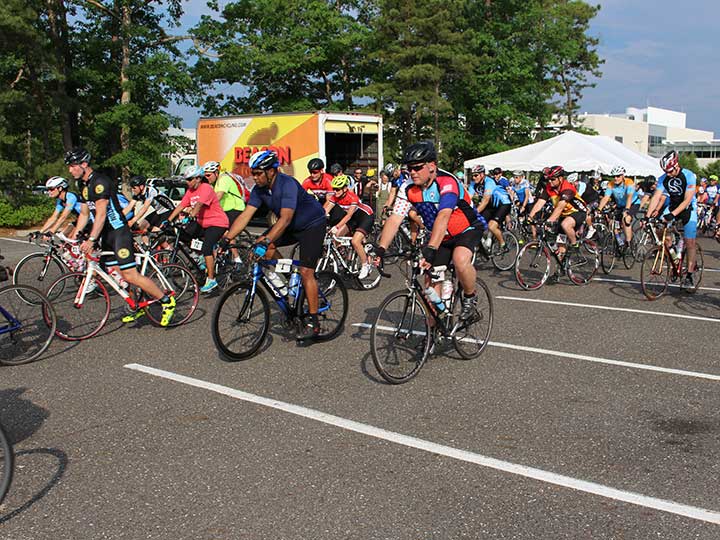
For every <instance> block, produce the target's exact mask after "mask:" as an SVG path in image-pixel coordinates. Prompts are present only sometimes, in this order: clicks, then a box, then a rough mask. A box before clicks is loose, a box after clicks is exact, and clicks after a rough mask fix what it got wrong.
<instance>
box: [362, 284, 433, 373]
mask: <svg viewBox="0 0 720 540" xmlns="http://www.w3.org/2000/svg"><path fill="white" fill-rule="evenodd" d="M431 346H432V330H431V328H430V322H429V314H428V313H427V310H426V308H425V306H424V305H423V303H422V302H421V301H420V299H419V297H418V296H417V293H415V292H408V291H398V292H395V293H392V294H391V295H390V296H388V297H387V298H386V299H385V300H383V303H382V304H380V308H379V309H378V314H377V317H376V318H375V321H374V322H373V325H372V328H371V330H370V352H371V354H372V359H373V364H375V369H377V371H378V373H379V374H380V376H381V377H382V378H383V379H385V380H386V381H387V382H389V383H390V384H400V383H404V382H407V381H409V380H410V379H412V378H413V377H415V376H416V375H417V374H418V373H419V372H420V369H421V368H422V367H423V364H425V361H426V360H427V357H428V355H429V354H430V347H431Z"/></svg>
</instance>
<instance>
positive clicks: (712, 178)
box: [709, 174, 718, 182]
mask: <svg viewBox="0 0 720 540" xmlns="http://www.w3.org/2000/svg"><path fill="white" fill-rule="evenodd" d="M709 179H710V181H711V182H712V181H713V180H715V181H716V182H717V181H718V177H717V174H711V175H710V176H709Z"/></svg>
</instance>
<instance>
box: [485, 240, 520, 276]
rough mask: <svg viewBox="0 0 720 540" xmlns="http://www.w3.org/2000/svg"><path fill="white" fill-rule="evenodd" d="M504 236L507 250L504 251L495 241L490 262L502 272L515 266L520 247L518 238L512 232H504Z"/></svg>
mask: <svg viewBox="0 0 720 540" xmlns="http://www.w3.org/2000/svg"><path fill="white" fill-rule="evenodd" d="M502 236H503V240H504V241H505V249H502V248H501V247H500V246H499V245H498V243H497V241H495V240H493V244H492V248H491V249H492V252H491V254H490V260H491V261H492V263H493V266H494V267H495V268H497V269H498V270H501V271H502V270H510V269H511V268H512V267H513V266H515V261H516V260H517V256H518V247H519V243H518V239H517V237H516V236H515V235H514V234H513V233H511V232H510V231H503V232H502Z"/></svg>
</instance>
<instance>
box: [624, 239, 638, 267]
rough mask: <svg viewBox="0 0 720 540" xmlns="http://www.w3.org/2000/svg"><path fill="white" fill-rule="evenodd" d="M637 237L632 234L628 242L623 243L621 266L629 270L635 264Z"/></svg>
mask: <svg viewBox="0 0 720 540" xmlns="http://www.w3.org/2000/svg"><path fill="white" fill-rule="evenodd" d="M636 239H637V237H636V236H633V239H632V240H631V241H630V242H627V243H626V244H625V251H623V254H622V259H623V266H624V267H625V269H626V270H631V269H632V267H633V266H635V261H636V254H637V240H636Z"/></svg>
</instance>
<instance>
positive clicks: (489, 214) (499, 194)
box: [474, 167, 512, 252]
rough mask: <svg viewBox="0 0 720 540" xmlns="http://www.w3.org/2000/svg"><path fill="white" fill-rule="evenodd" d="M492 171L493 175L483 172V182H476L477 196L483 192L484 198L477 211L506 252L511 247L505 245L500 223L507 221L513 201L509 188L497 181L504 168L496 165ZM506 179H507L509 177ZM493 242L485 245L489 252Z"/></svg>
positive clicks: (490, 241)
mask: <svg viewBox="0 0 720 540" xmlns="http://www.w3.org/2000/svg"><path fill="white" fill-rule="evenodd" d="M491 173H492V175H493V176H485V174H484V173H482V176H481V178H482V180H481V182H475V186H474V189H475V193H476V197H477V195H478V194H479V193H480V192H482V198H481V199H480V202H479V203H478V205H477V212H478V213H479V214H481V215H482V217H483V218H484V219H485V221H487V224H488V229H489V230H490V232H491V233H492V235H493V236H494V237H495V239H496V240H497V243H498V245H499V246H500V249H501V250H502V251H503V252H506V251H507V250H508V249H509V248H508V247H507V246H506V245H505V239H504V238H503V235H502V229H501V228H500V224H501V223H503V222H505V221H506V218H507V217H508V216H509V215H510V207H511V205H512V203H511V202H510V194H509V193H508V191H507V189H506V188H504V187H502V186H501V185H499V184H498V183H497V182H498V181H499V180H500V179H501V178H500V177H501V176H502V170H501V169H500V168H499V167H496V168H495V169H493V170H492V171H491ZM505 180H506V181H507V179H505ZM483 243H484V242H483ZM491 243H492V240H489V243H488V244H487V245H485V250H486V251H488V252H489V251H490V244H491Z"/></svg>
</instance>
